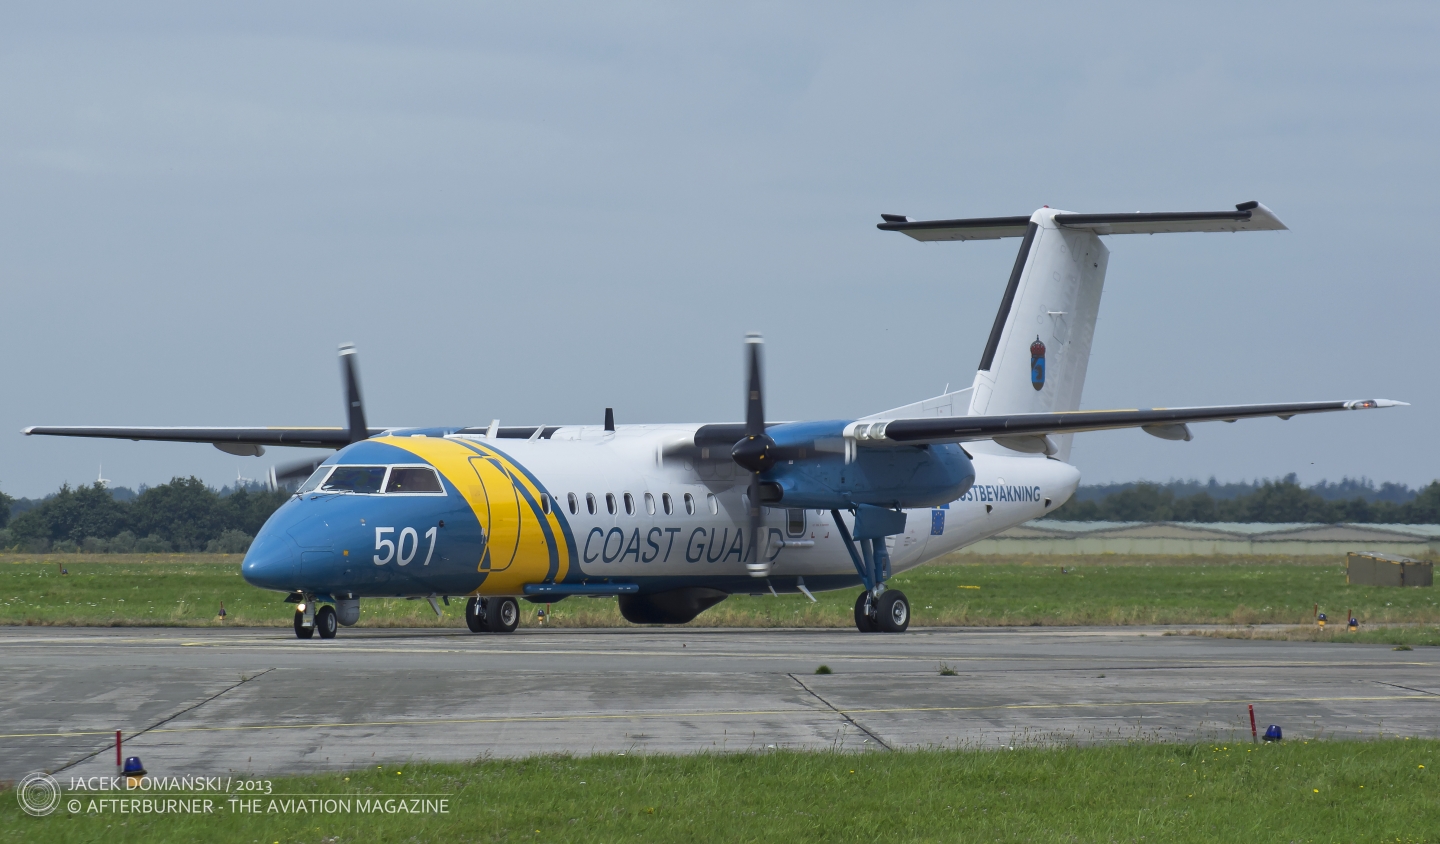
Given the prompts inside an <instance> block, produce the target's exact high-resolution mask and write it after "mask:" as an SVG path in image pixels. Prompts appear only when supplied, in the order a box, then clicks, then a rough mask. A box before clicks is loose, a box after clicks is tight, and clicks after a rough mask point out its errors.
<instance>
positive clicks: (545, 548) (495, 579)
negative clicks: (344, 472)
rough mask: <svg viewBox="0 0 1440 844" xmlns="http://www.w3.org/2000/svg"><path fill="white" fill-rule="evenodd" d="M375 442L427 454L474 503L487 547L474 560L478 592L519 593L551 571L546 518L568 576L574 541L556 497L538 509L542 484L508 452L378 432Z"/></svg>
mask: <svg viewBox="0 0 1440 844" xmlns="http://www.w3.org/2000/svg"><path fill="white" fill-rule="evenodd" d="M373 442H381V443H385V444H386V445H391V446H394V447H396V448H400V449H404V450H405V451H408V452H410V453H411V454H414V455H415V456H417V457H419V458H421V459H423V460H425V461H426V462H427V463H429V464H430V465H432V466H434V467H435V468H436V469H439V470H440V472H441V474H443V475H444V476H445V477H446V479H448V480H449V481H450V483H452V484H454V486H455V488H456V489H457V490H459V491H460V494H461V495H462V496H464V498H465V500H466V502H468V503H469V504H470V509H471V510H472V511H474V513H475V518H476V520H477V521H478V522H479V523H480V525H481V528H482V529H483V530H484V531H485V537H486V540H487V543H486V551H487V552H488V553H487V554H486V555H484V556H482V557H481V559H478V560H475V562H474V565H475V568H476V571H477V572H481V573H485V574H486V577H485V581H484V583H483V584H481V586H480V588H479V590H477V594H481V595H520V594H522V593H523V591H524V590H523V587H524V585H525V584H527V583H540V582H542V581H544V580H545V578H546V576H547V575H548V574H549V571H550V550H551V545H550V543H549V542H547V540H546V537H545V531H544V530H543V529H542V528H541V520H542V519H543V520H544V521H545V523H546V524H547V525H548V526H549V528H550V532H551V535H552V536H553V537H554V542H555V553H556V556H557V558H558V568H557V571H556V575H555V577H556V579H557V580H560V579H563V578H564V577H565V575H566V574H567V571H568V562H569V559H570V547H569V545H568V544H567V543H566V542H565V534H564V532H563V531H562V530H561V527H560V520H559V518H558V517H557V516H556V514H555V512H554V503H553V502H552V506H551V512H550V513H549V514H545V513H542V512H540V510H539V502H540V495H541V492H540V489H539V488H538V487H537V486H536V485H535V484H534V483H532V482H531V481H529V480H528V479H527V478H526V477H525V474H524V472H522V471H521V469H520V467H519V466H518V465H517V464H515V463H514V462H513V461H512V460H510V458H508V457H506V456H505V455H503V454H501V453H500V452H498V451H495V450H494V449H492V448H489V447H487V446H485V445H484V444H481V443H472V442H469V441H463V442H462V441H458V440H450V439H443V438H440V437H377V438H376V439H375V440H373ZM522 490H523V492H524V493H525V494H523V495H522V494H520V493H521V491H522ZM527 495H528V498H529V501H527V500H526V497H527ZM531 501H533V502H535V505H534V506H532V505H531V504H530V502H531Z"/></svg>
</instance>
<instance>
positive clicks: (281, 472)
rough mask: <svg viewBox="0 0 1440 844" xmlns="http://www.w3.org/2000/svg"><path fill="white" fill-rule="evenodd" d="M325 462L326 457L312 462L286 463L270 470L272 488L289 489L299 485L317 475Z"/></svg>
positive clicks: (317, 458)
mask: <svg viewBox="0 0 1440 844" xmlns="http://www.w3.org/2000/svg"><path fill="white" fill-rule="evenodd" d="M324 462H325V458H324V457H316V458H313V459H311V460H301V461H298V462H295V463H285V464H283V465H280V466H275V467H272V468H271V469H270V477H269V480H270V485H271V488H276V487H282V486H285V487H288V486H290V485H291V484H297V483H300V482H302V481H304V480H305V479H306V478H308V477H310V476H311V475H313V474H315V470H316V469H318V468H320V464H321V463H324Z"/></svg>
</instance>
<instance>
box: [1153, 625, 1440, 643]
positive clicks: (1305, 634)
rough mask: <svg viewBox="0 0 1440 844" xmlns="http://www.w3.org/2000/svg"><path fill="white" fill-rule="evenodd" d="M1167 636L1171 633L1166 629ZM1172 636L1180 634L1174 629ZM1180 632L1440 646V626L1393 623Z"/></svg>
mask: <svg viewBox="0 0 1440 844" xmlns="http://www.w3.org/2000/svg"><path fill="white" fill-rule="evenodd" d="M1164 635H1166V636H1170V635H1172V632H1171V631H1166V632H1165V634H1164ZM1173 635H1180V634H1179V632H1178V631H1176V632H1175V633H1174V634H1173ZM1183 635H1188V636H1207V637H1210V638H1215V639H1269V640H1272V641H1281V642H1338V643H1340V644H1352V645H1409V646H1411V647H1414V646H1416V645H1427V646H1430V647H1437V646H1440V627H1423V626H1409V625H1406V626H1395V627H1370V628H1364V627H1362V628H1361V629H1359V630H1357V631H1355V632H1354V633H1351V632H1349V631H1347V630H1346V629H1345V628H1344V627H1343V626H1342V627H1339V628H1336V627H1332V626H1329V625H1327V626H1326V627H1325V629H1324V630H1321V629H1319V628H1317V627H1316V626H1315V625H1313V624H1308V625H1303V626H1295V627H1283V628H1280V629H1278V630H1277V629H1275V628H1273V627H1271V628H1261V627H1228V628H1220V629H1214V630H1188V631H1185V632H1184V634H1183Z"/></svg>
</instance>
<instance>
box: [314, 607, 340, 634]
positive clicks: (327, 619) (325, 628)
mask: <svg viewBox="0 0 1440 844" xmlns="http://www.w3.org/2000/svg"><path fill="white" fill-rule="evenodd" d="M339 629H340V623H339V621H338V620H337V619H336V618H335V608H334V607H332V606H330V605H329V604H326V605H325V606H323V607H321V608H320V609H318V610H316V611H315V630H316V631H317V632H318V633H319V634H320V638H322V639H333V638H335V631H336V630H339Z"/></svg>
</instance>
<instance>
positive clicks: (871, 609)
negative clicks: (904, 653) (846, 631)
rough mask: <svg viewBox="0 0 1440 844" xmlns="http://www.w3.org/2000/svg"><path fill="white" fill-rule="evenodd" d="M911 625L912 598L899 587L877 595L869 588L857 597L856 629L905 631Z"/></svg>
mask: <svg viewBox="0 0 1440 844" xmlns="http://www.w3.org/2000/svg"><path fill="white" fill-rule="evenodd" d="M909 627H910V599H908V598H906V597H905V593H904V592H901V591H900V590H899V589H886V590H885V591H884V592H881V593H880V596H879V597H878V598H877V597H875V596H874V595H873V594H872V593H871V591H870V590H869V589H866V590H865V591H864V592H861V593H860V595H859V597H857V598H856V599H855V629H857V630H859V631H860V632H861V633H904V632H905V631H906V629H908V628H909Z"/></svg>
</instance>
